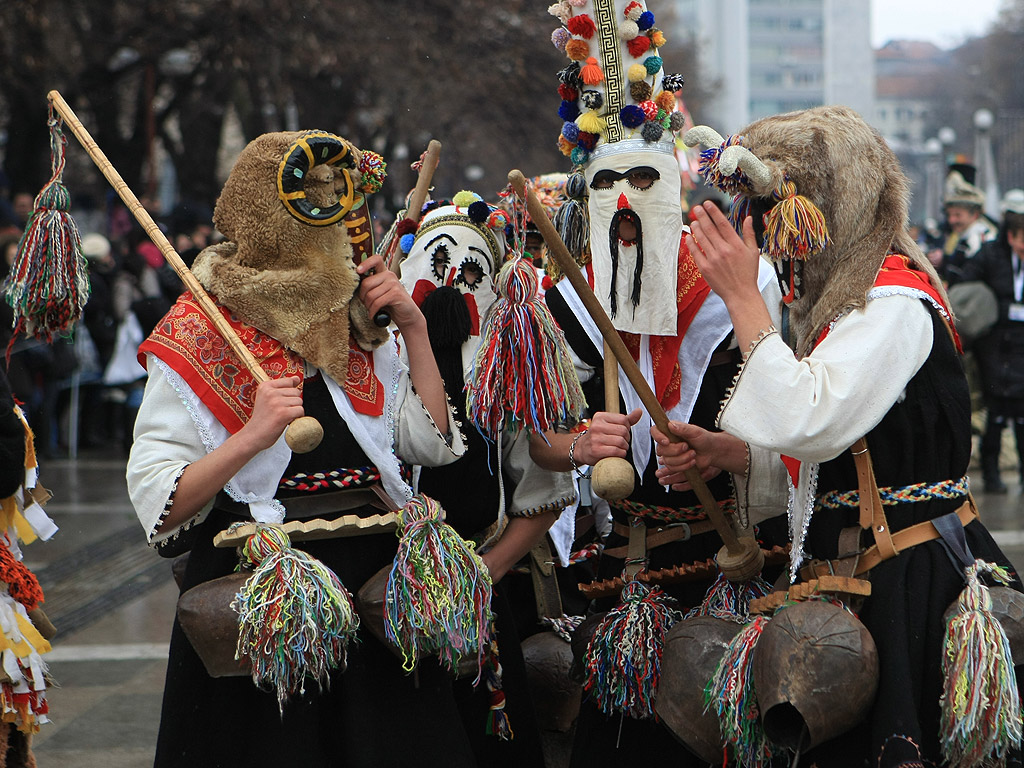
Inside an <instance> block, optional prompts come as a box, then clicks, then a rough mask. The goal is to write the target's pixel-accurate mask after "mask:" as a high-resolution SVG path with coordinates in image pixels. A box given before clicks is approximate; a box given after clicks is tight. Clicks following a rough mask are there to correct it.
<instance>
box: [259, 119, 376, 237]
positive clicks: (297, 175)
mask: <svg viewBox="0 0 1024 768" xmlns="http://www.w3.org/2000/svg"><path fill="white" fill-rule="evenodd" d="M358 160H359V158H358V157H357V156H356V151H355V148H354V147H352V145H351V144H349V143H348V142H347V141H345V140H344V139H343V138H341V137H340V136H335V135H334V134H332V133H327V132H325V131H310V132H309V133H307V134H305V135H303V136H302V137H301V138H299V139H298V140H297V141H296V142H295V143H294V144H292V145H291V147H289V148H288V151H287V152H286V153H285V156H284V157H283V158H282V159H281V165H280V166H279V167H278V170H277V195H278V197H279V198H281V202H282V203H283V204H284V207H285V208H286V209H287V210H288V213H290V214H291V215H292V216H294V217H295V218H296V219H298V220H299V221H301V222H303V223H305V224H309V225H311V226H314V227H326V226H330V225H331V224H337V223H338V222H339V221H341V220H342V219H343V218H345V216H346V214H348V212H349V211H350V210H352V206H353V205H354V204H355V202H356V185H355V183H354V181H353V178H352V173H351V171H352V170H353V169H354V168H355V167H356V165H357V163H358ZM319 165H328V166H331V167H332V168H333V169H334V171H335V173H336V174H337V175H336V177H335V190H336V192H337V195H338V202H336V203H334V204H332V205H329V206H327V207H320V206H317V205H316V204H314V203H313V202H311V201H310V200H309V199H308V198H307V197H306V190H305V180H306V174H308V173H309V172H310V171H312V170H313V169H314V168H316V167H317V166H319ZM339 187H340V188H339Z"/></svg>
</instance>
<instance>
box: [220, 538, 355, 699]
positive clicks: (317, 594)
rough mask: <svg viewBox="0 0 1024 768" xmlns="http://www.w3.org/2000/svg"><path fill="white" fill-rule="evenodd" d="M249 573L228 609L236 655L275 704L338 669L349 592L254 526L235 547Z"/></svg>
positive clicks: (349, 612) (350, 609)
mask: <svg viewBox="0 0 1024 768" xmlns="http://www.w3.org/2000/svg"><path fill="white" fill-rule="evenodd" d="M242 556H243V558H244V559H245V560H246V561H247V562H248V563H250V564H252V565H253V566H255V570H254V571H253V574H252V576H250V577H249V578H248V579H247V580H246V582H245V584H244V585H243V587H242V589H241V591H240V592H239V593H238V594H237V595H236V596H235V600H234V601H233V602H232V604H231V607H232V608H234V609H235V611H237V612H238V627H239V631H238V646H237V649H236V653H235V656H236V658H239V659H242V658H247V659H249V661H250V662H251V663H252V679H253V682H254V683H256V685H258V686H259V687H261V688H273V689H274V691H275V692H276V693H277V703H278V707H279V708H280V709H281V712H282V714H283V712H284V703H285V701H287V699H288V698H289V697H290V696H292V695H294V694H295V693H296V692H298V693H304V692H305V681H306V677H310V678H313V679H314V680H316V682H317V683H318V684H319V686H320V687H321V689H322V688H323V687H324V686H325V685H329V683H330V679H329V673H330V671H331V670H332V669H335V668H338V667H340V668H341V669H344V668H345V664H346V656H347V648H348V643H349V641H350V640H351V639H352V638H353V637H354V636H355V632H356V630H357V629H358V628H359V616H358V615H357V614H356V612H355V607H354V605H353V603H352V595H350V594H349V592H348V590H347V589H345V587H344V586H343V585H342V583H341V582H340V581H339V580H338V577H337V576H336V575H335V574H334V572H333V571H332V570H331V569H330V568H328V567H327V566H326V565H324V564H323V563H322V562H320V561H319V560H317V559H316V558H314V557H311V556H310V555H308V554H307V553H305V552H303V551H302V550H300V549H294V548H293V547H292V546H291V541H290V540H289V538H288V535H287V534H286V533H285V532H284V531H282V530H281V529H280V528H278V527H275V526H271V525H266V526H260V527H259V530H258V531H257V533H255V534H253V535H252V536H250V537H249V539H248V541H246V543H245V545H244V546H243V547H242Z"/></svg>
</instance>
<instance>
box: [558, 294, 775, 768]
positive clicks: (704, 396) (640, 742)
mask: <svg viewBox="0 0 1024 768" xmlns="http://www.w3.org/2000/svg"><path fill="white" fill-rule="evenodd" d="M546 300H547V303H548V307H549V308H550V309H551V312H552V315H553V316H554V317H555V319H556V320H557V321H558V323H559V325H560V326H561V328H562V330H563V331H564V332H565V335H566V340H567V341H568V342H569V344H570V346H571V347H572V348H573V351H574V352H575V353H576V354H577V356H578V357H579V358H580V359H581V360H583V361H584V362H586V363H587V364H589V365H591V366H593V367H594V368H595V376H594V377H593V378H592V379H591V380H590V381H588V382H587V383H586V384H585V385H584V391H585V393H586V396H587V403H588V404H589V406H590V409H591V410H592V411H594V412H596V411H601V410H604V408H605V405H604V383H603V375H602V374H603V368H602V353H601V352H599V351H598V350H597V348H596V347H595V346H594V344H593V343H592V342H591V340H590V337H589V336H588V335H587V334H586V332H585V331H584V329H583V327H582V326H581V325H580V323H579V320H578V319H577V318H576V316H575V315H574V314H573V313H572V311H571V310H570V309H569V307H568V305H567V304H566V302H565V300H564V299H563V298H562V296H561V294H560V293H559V291H558V286H555V287H554V288H552V289H550V290H548V292H547V293H546ZM730 338H731V337H730ZM729 340H730V339H726V341H725V342H723V344H722V345H721V347H720V348H719V350H718V351H717V352H716V355H715V357H716V358H718V357H719V353H722V352H724V351H725V347H726V346H727V344H728V341H729ZM738 362H739V356H738V355H736V356H732V357H729V356H728V355H726V362H724V363H722V364H719V365H712V366H710V367H709V368H708V370H707V371H706V372H705V374H704V379H703V381H702V382H701V388H700V391H699V393H698V395H697V400H696V402H695V404H694V407H693V413H692V414H691V417H690V422H691V423H693V424H697V425H698V426H701V427H704V428H705V429H712V430H715V429H716V428H715V417H716V416H717V414H718V409H719V405H720V403H721V401H722V398H723V397H724V396H725V393H726V391H727V389H728V387H729V385H730V384H731V383H732V380H733V377H734V375H735V374H736V371H737V367H738ZM620 407H621V402H620ZM629 461H630V464H632V463H633V462H632V453H630V456H629ZM657 468H658V465H657V456H656V455H655V453H654V450H653V448H652V451H651V458H650V461H649V462H648V464H647V467H646V468H645V470H644V475H643V480H642V482H641V479H640V477H639V476H638V475H637V474H636V471H635V470H634V490H633V493H632V494H631V495H630V496H629V497H628V500H629V501H634V502H638V503H641V504H646V505H652V506H659V507H672V508H676V509H681V508H684V507H690V508H693V507H699V506H700V502H699V500H698V499H697V496H696V494H695V493H693V492H692V491H687V492H678V491H672V490H668V491H666V488H665V486H662V485H660V484H659V483H658V481H657V478H656V477H655V475H654V473H655V471H656V470H657ZM708 488H709V489H710V490H711V493H712V495H713V496H714V497H715V498H716V499H718V500H719V501H721V500H723V499H727V498H731V497H732V496H733V489H732V487H731V484H730V480H729V476H728V474H727V473H722V474H720V475H718V476H717V477H715V478H713V479H712V480H710V481H709V482H708ZM781 511H782V510H780V512H781ZM612 516H613V518H614V519H615V521H616V522H619V523H622V524H624V525H628V522H629V521H628V517H629V516H628V515H627V514H626V513H624V512H622V511H620V510H616V509H615V508H614V505H613V507H612ZM644 522H645V523H646V524H647V526H648V527H657V526H658V525H659V524H660V523H659V522H658V521H657V520H654V519H644ZM627 543H628V541H627V539H626V538H625V537H623V536H620V535H618V534H615V533H614V532H613V533H612V534H610V535H609V537H608V539H607V540H606V542H605V544H606V546H607V547H608V548H612V547H618V546H623V545H625V544H627ZM721 547H722V541H721V539H720V538H719V537H718V534H717V533H715V532H713V531H712V532H708V533H704V534H700V535H697V536H694V537H693V538H692V539H690V540H688V541H675V542H671V543H669V544H665V545H663V546H659V547H655V548H653V549H651V550H650V551H649V552H648V557H649V562H650V566H649V567H650V569H651V570H656V569H661V568H668V567H671V566H673V565H683V564H690V563H695V562H702V561H705V560H708V559H711V558H714V556H715V555H716V554H717V553H718V551H719V550H720V549H721ZM624 565H625V562H624V560H623V559H620V558H614V557H609V556H606V555H602V557H601V559H600V562H599V565H598V579H609V578H614V577H616V576H621V575H622V571H623V568H624ZM713 581H714V579H713V578H712V579H709V580H702V581H691V582H683V583H679V584H673V585H671V586H666V587H665V588H664V589H665V591H666V592H667V593H668V594H669V595H670V596H672V597H673V598H675V599H676V600H677V605H676V607H677V608H678V609H679V610H681V611H686V610H688V609H690V608H692V607H694V606H696V605H699V604H700V603H701V602H702V601H703V599H704V595H705V593H706V592H707V589H708V587H709V586H711V584H712V583H713ZM617 603H618V598H617V597H616V598H604V599H601V600H598V601H595V604H594V606H593V610H594V611H605V610H609V609H611V608H613V607H614V606H615V605H616V604H617ZM666 761H671V764H672V765H676V766H683V767H685V766H703V765H704V762H703V761H701V760H699V759H698V758H697V757H695V756H694V755H692V754H691V753H690V752H689V751H688V750H687V749H686V748H685V747H683V746H682V744H681V743H680V742H679V741H677V740H676V738H675V737H674V736H673V735H672V734H671V733H670V732H669V731H668V729H667V728H665V727H664V726H663V725H661V724H660V723H659V722H656V721H654V720H653V719H652V720H635V719H632V718H629V717H623V716H620V715H613V716H609V715H605V714H603V713H602V712H601V711H600V710H599V709H598V707H597V705H596V704H595V703H594V702H593V701H592V700H588V699H587V698H586V694H584V701H583V704H582V706H581V708H580V715H579V718H578V720H577V722H576V733H575V739H574V742H573V751H572V760H571V763H570V764H571V766H572V767H573V768H594V766H608V767H609V768H610V767H611V766H622V767H623V768H627V766H628V767H629V768H632V767H633V766H639V765H661V764H664V763H665V762H666Z"/></svg>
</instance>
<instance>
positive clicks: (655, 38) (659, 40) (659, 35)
mask: <svg viewBox="0 0 1024 768" xmlns="http://www.w3.org/2000/svg"><path fill="white" fill-rule="evenodd" d="M647 34H648V36H649V37H650V38H651V45H653V46H654V47H655V48H661V46H663V45H664V44H665V43H666V40H665V33H664V32H662V31H661V30H660V29H652V30H651V31H650V32H648V33H647Z"/></svg>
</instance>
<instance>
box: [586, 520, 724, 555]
mask: <svg viewBox="0 0 1024 768" xmlns="http://www.w3.org/2000/svg"><path fill="white" fill-rule="evenodd" d="M612 530H613V531H614V532H615V533H617V534H618V535H619V536H623V537H625V538H629V532H630V526H628V525H623V524H622V523H619V522H615V521H613V522H612ZM713 530H715V525H714V523H712V522H711V521H710V520H698V521H696V522H693V523H671V524H669V525H661V526H657V527H654V528H648V529H647V549H653V548H654V547H660V546H661V545H662V544H668V543H670V542H673V541H687V540H688V539H690V538H691V537H693V536H698V535H700V534H702V533H707V532H708V531H713ZM628 550H629V546H628V545H623V546H621V547H612V548H610V549H605V550H604V551H603V552H602V554H603V555H607V556H608V557H616V558H620V559H621V558H623V557H625V556H626V555H627V553H628Z"/></svg>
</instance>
